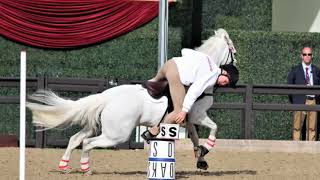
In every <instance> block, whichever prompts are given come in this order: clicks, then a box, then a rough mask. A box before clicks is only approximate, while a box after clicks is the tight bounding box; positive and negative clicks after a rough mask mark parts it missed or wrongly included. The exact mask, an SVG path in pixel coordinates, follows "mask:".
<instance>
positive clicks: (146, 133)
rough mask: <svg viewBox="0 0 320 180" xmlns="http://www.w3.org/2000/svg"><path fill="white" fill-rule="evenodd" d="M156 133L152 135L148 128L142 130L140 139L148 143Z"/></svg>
mask: <svg viewBox="0 0 320 180" xmlns="http://www.w3.org/2000/svg"><path fill="white" fill-rule="evenodd" d="M156 136H157V135H153V134H152V133H151V132H150V131H149V130H146V131H144V132H143V133H142V134H141V137H142V139H144V140H145V141H146V142H147V143H148V144H150V140H152V139H154V138H155V137H156Z"/></svg>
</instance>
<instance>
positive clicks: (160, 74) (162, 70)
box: [149, 60, 172, 82]
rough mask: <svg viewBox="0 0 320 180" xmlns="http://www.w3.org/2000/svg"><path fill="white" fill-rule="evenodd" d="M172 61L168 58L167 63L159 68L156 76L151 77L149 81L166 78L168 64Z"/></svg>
mask: <svg viewBox="0 0 320 180" xmlns="http://www.w3.org/2000/svg"><path fill="white" fill-rule="evenodd" d="M170 61H172V60H168V61H167V62H166V63H164V65H163V66H162V67H161V68H160V69H159V71H158V73H157V74H156V76H155V77H153V78H152V79H150V80H149V81H153V82H157V81H161V80H164V79H165V78H166V70H167V69H168V67H167V66H168V65H169V64H170V63H169V62H170ZM168 63H169V64H168Z"/></svg>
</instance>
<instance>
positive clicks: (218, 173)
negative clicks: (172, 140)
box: [51, 170, 257, 179]
mask: <svg viewBox="0 0 320 180" xmlns="http://www.w3.org/2000/svg"><path fill="white" fill-rule="evenodd" d="M51 172H55V173H56V172H59V171H51ZM59 173H60V172H59ZM79 173H82V172H81V171H72V172H70V174H79ZM95 174H96V175H104V174H109V175H112V174H118V175H123V176H132V175H147V172H146V171H126V172H116V171H113V172H96V171H93V175H95ZM256 174H257V171H252V170H238V171H200V170H198V171H176V179H179V178H189V177H190V176H195V175H198V176H224V175H256Z"/></svg>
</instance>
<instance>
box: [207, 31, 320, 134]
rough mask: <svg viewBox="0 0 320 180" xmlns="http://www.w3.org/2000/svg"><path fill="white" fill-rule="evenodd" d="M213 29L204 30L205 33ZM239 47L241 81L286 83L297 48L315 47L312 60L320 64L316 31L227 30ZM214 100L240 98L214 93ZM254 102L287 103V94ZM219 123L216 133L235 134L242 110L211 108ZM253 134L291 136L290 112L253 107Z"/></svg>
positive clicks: (268, 96) (255, 99)
mask: <svg viewBox="0 0 320 180" xmlns="http://www.w3.org/2000/svg"><path fill="white" fill-rule="evenodd" d="M212 33H213V31H212V30H210V31H207V32H204V33H203V34H204V37H208V36H210V35H211V34H212ZM229 33H230V37H231V39H232V40H233V41H234V44H235V47H236V49H237V51H238V53H237V55H236V59H237V60H238V64H237V65H238V67H239V70H240V82H239V83H242V84H246V83H251V84H286V83H287V75H288V73H289V71H290V70H291V68H292V67H293V66H295V65H297V64H298V63H300V61H301V60H300V57H299V56H300V55H299V53H300V49H301V48H302V47H303V46H305V45H307V46H312V47H314V52H313V54H314V57H315V59H314V64H315V65H317V66H318V67H320V59H319V57H320V47H319V43H318V42H319V41H320V34H319V33H279V32H263V31H251V32H246V31H230V32H229ZM215 99H216V101H219V102H225V101H229V102H232V101H236V102H239V101H241V98H239V97H237V96H225V95H223V96H220V95H219V94H218V95H216V96H215ZM254 101H255V102H261V103H262V102H274V103H288V98H287V96H280V95H273V96H271V95H260V96H257V95H256V96H254ZM210 114H212V116H213V119H214V120H215V121H216V122H217V124H218V126H219V131H218V137H220V138H238V137H239V136H240V132H239V128H240V127H239V126H240V119H241V113H240V112H239V111H234V112H232V113H230V112H229V111H226V110H219V111H211V112H210ZM254 117H255V121H254V123H255V134H254V136H255V138H257V139H291V129H292V113H291V112H286V111H256V112H255V116H254Z"/></svg>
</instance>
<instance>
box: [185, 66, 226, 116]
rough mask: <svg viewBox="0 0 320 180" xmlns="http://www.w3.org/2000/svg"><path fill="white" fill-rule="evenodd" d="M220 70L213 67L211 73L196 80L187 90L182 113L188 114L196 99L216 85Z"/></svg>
mask: <svg viewBox="0 0 320 180" xmlns="http://www.w3.org/2000/svg"><path fill="white" fill-rule="evenodd" d="M221 71H222V70H221V69H220V68H218V67H217V66H214V68H213V70H212V71H211V73H208V74H206V75H204V76H202V77H201V78H199V79H197V80H196V81H195V82H193V84H192V85H191V86H190V88H189V89H188V92H187V94H186V96H185V98H184V101H183V107H182V111H184V112H189V110H190V109H191V107H192V105H193V103H194V102H195V101H196V100H197V98H198V97H199V96H200V95H201V94H202V93H203V92H204V91H205V90H206V89H207V88H208V87H212V86H214V85H215V84H216V82H217V80H218V77H219V75H220V74H221Z"/></svg>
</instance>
